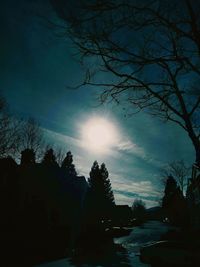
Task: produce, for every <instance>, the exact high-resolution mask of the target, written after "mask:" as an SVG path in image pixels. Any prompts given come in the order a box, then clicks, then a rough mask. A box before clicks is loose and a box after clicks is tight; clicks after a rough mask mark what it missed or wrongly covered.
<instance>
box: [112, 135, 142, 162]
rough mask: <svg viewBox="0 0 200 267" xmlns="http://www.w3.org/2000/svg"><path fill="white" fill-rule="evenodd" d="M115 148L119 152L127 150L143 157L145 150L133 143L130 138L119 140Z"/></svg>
mask: <svg viewBox="0 0 200 267" xmlns="http://www.w3.org/2000/svg"><path fill="white" fill-rule="evenodd" d="M116 149H117V150H118V151H119V152H127V153H132V154H136V155H137V156H140V157H142V158H144V157H145V156H146V154H145V151H144V149H143V148H141V147H139V146H137V145H136V144H134V143H133V142H132V141H131V140H129V139H127V140H125V141H121V142H120V143H119V144H118V145H117V146H116Z"/></svg>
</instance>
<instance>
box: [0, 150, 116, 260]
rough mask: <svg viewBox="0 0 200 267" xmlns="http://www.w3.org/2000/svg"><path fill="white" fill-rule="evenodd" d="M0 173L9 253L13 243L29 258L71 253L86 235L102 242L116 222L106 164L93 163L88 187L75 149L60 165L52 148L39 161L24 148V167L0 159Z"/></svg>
mask: <svg viewBox="0 0 200 267" xmlns="http://www.w3.org/2000/svg"><path fill="white" fill-rule="evenodd" d="M0 172H1V180H0V183H1V184H0V188H1V194H0V195H1V201H0V203H1V211H2V212H1V222H0V224H1V225H0V227H1V228H0V229H1V237H2V238H1V241H2V242H3V243H2V245H3V246H4V248H7V249H8V250H7V251H9V250H10V249H9V247H10V244H11V243H12V244H13V246H14V247H15V248H20V250H21V252H22V251H23V256H24V255H26V257H27V260H28V259H29V260H30V259H31V258H32V259H34V258H35V257H36V258H37V257H44V258H45V259H46V258H47V254H49V253H50V254H51V252H52V253H53V254H54V255H55V253H56V252H57V253H58V254H61V255H62V253H65V255H66V251H68V252H70V251H71V250H72V249H73V248H75V247H76V246H80V244H81V242H83V238H84V237H85V236H87V240H89V239H90V241H92V240H93V241H94V240H95V239H97V240H98V237H100V236H101V234H102V231H104V230H105V227H106V222H108V221H109V220H111V219H112V210H113V209H114V207H115V201H114V195H113V192H112V188H111V183H110V180H109V178H108V176H109V175H108V171H107V169H106V166H105V164H102V165H101V166H100V167H99V165H98V163H97V162H96V161H95V162H94V164H93V166H92V168H91V172H90V178H89V180H88V183H87V182H86V180H85V177H83V176H78V175H77V172H76V168H75V166H74V164H73V156H72V154H71V152H70V151H69V152H67V154H66V156H65V158H64V159H63V161H62V164H61V166H59V164H58V163H57V161H56V156H55V154H54V151H53V149H51V148H50V149H48V150H46V152H45V153H44V156H43V158H42V160H41V161H40V162H36V160H35V152H34V151H33V149H25V150H23V151H22V153H21V161H20V164H17V163H16V161H15V160H14V159H13V158H12V157H6V158H1V159H0ZM94 235H96V236H94ZM97 235H98V236H97ZM98 241H99V240H98ZM85 242H86V240H84V243H85ZM82 245H83V244H82ZM16 250H17V251H18V249H16ZM45 253H46V255H45ZM17 254H18V256H19V255H20V253H19V251H18V253H17ZM21 256H22V255H21ZM22 258H23V257H22Z"/></svg>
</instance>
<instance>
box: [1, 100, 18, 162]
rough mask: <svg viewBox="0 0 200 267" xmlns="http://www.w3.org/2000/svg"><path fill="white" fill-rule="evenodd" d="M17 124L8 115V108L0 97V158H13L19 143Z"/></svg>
mask: <svg viewBox="0 0 200 267" xmlns="http://www.w3.org/2000/svg"><path fill="white" fill-rule="evenodd" d="M19 130H20V127H19V123H18V121H17V120H15V119H14V118H13V117H12V116H11V115H10V114H9V113H8V106H7V103H6V101H5V99H4V98H3V97H1V96H0V157H5V156H8V155H9V156H14V154H15V152H16V150H17V147H18V145H19V142H20V137H19Z"/></svg>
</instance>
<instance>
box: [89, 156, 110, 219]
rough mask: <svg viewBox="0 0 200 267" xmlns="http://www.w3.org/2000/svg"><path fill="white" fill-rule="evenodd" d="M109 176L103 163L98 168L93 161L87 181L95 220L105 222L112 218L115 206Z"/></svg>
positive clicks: (96, 163)
mask: <svg viewBox="0 0 200 267" xmlns="http://www.w3.org/2000/svg"><path fill="white" fill-rule="evenodd" d="M108 177H109V174H108V171H107V169H106V166H105V164H104V163H103V164H102V165H101V167H100V168H99V165H98V162H97V161H95V162H94V164H93V166H92V168H91V171H90V178H89V179H88V183H89V188H90V191H89V193H90V204H91V207H92V209H91V212H92V213H93V217H95V218H96V219H97V220H105V219H109V218H111V217H112V208H113V207H114V205H115V201H114V195H113V191H112V187H111V183H110V179H109V178H108Z"/></svg>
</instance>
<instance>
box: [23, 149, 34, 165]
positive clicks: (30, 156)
mask: <svg viewBox="0 0 200 267" xmlns="http://www.w3.org/2000/svg"><path fill="white" fill-rule="evenodd" d="M34 163H35V152H34V150H33V149H29V148H27V149H24V150H23V151H22V152H21V165H22V166H28V165H33V164H34Z"/></svg>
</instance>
